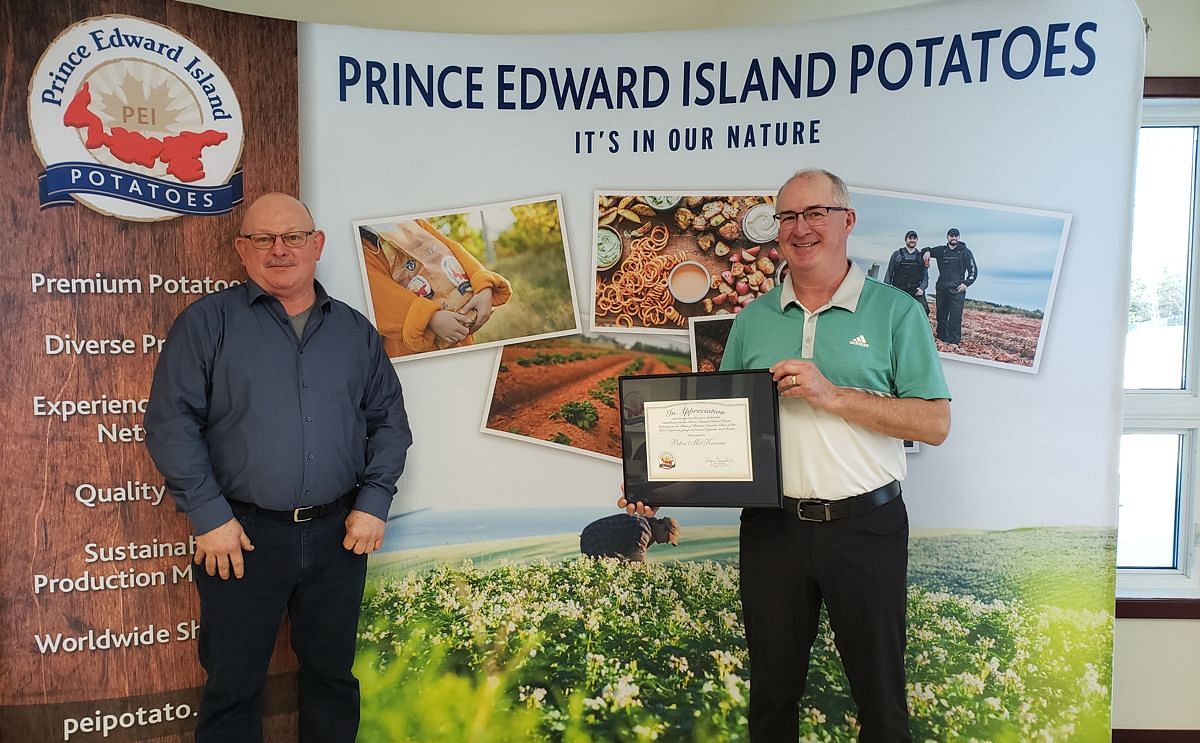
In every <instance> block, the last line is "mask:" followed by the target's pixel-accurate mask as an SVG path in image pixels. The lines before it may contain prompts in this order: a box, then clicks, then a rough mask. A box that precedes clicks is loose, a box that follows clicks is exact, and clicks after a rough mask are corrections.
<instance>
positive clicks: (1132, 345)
mask: <svg viewBox="0 0 1200 743" xmlns="http://www.w3.org/2000/svg"><path fill="white" fill-rule="evenodd" d="M1198 144H1200V100H1153V99H1151V100H1146V101H1144V102H1143V106H1142V129H1141V133H1140V136H1139V142H1138V166H1137V180H1136V184H1135V186H1134V208H1133V252H1132V271H1131V276H1130V297H1129V326H1128V334H1127V335H1126V345H1125V394H1124V404H1125V408H1124V411H1125V414H1124V428H1125V430H1124V434H1123V435H1122V437H1121V455H1120V473H1121V482H1120V493H1121V494H1120V511H1119V514H1120V515H1119V522H1118V536H1117V566H1118V569H1119V577H1118V593H1119V594H1120V595H1122V596H1130V597H1135V596H1140V597H1148V596H1149V597H1181V598H1197V597H1200V555H1198V554H1197V542H1198V541H1200V540H1198V539H1197V517H1198V516H1200V507H1198V506H1200V477H1197V472H1198V470H1200V452H1198V451H1197V447H1198V446H1200V312H1198V311H1197V310H1198V309H1200V295H1198V290H1200V240H1198V237H1200V234H1198V233H1200V230H1198V225H1197V221H1198V220H1197V215H1198V213H1200V208H1198V206H1200V204H1198V199H1200V188H1198V187H1197V179H1198V177H1200V167H1198V165H1200V146H1198Z"/></svg>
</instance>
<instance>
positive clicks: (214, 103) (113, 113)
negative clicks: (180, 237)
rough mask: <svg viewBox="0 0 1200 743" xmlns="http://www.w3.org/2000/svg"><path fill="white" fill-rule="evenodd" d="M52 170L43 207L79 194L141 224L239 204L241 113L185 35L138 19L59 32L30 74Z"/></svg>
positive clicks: (45, 159) (44, 184) (33, 105)
mask: <svg viewBox="0 0 1200 743" xmlns="http://www.w3.org/2000/svg"><path fill="white" fill-rule="evenodd" d="M29 125H30V129H31V131H32V132H33V145H34V148H35V149H36V150H37V153H38V157H40V158H41V160H42V163H44V164H45V166H46V170H45V172H44V173H42V174H41V175H40V176H39V178H38V198H39V200H40V201H41V204H42V208H43V209H45V208H47V207H52V206H65V205H69V204H71V203H73V202H74V201H78V202H79V203H81V204H83V205H85V206H87V207H89V208H91V209H94V210H96V211H98V212H100V213H102V214H107V215H110V216H113V217H118V218H120V219H128V220H133V221H138V222H153V221H159V220H164V219H172V218H174V217H177V216H179V215H180V214H197V215H211V214H224V213H226V212H228V211H230V210H232V209H233V207H234V206H235V205H237V204H239V203H241V201H242V173H241V170H239V169H238V165H239V163H240V162H241V157H242V140H243V130H242V110H241V107H240V106H239V105H238V100H237V96H236V95H235V94H234V92H233V86H232V85H230V83H229V80H227V79H226V78H225V75H224V73H222V72H221V69H220V68H219V67H218V66H217V64H216V63H215V62H214V61H213V60H212V59H211V58H210V57H209V56H208V55H207V54H206V53H205V52H204V50H202V49H200V48H199V47H197V46H196V44H195V43H193V42H192V41H191V40H190V39H188V38H186V37H184V36H182V35H180V34H178V33H176V32H175V31H173V30H171V29H169V28H167V27H166V26H160V25H159V24H157V23H152V22H150V21H147V20H145V19H142V18H135V17H133V16H120V15H107V16H100V17H96V18H88V19H86V20H83V21H80V22H79V23H76V24H75V25H73V26H71V27H70V28H68V29H66V30H65V31H63V32H62V33H61V34H59V36H58V38H57V39H55V40H54V42H53V43H52V44H50V46H49V48H47V49H46V51H45V53H44V54H42V58H41V59H40V60H39V61H38V64H37V68H36V69H35V70H34V73H33V78H32V79H31V80H30V81H29Z"/></svg>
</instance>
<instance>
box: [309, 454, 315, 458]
mask: <svg viewBox="0 0 1200 743" xmlns="http://www.w3.org/2000/svg"><path fill="white" fill-rule="evenodd" d="M315 456H317V455H316V454H309V455H308V458H309V459H312V458H313V457H315Z"/></svg>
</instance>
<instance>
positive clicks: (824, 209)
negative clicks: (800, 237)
mask: <svg viewBox="0 0 1200 743" xmlns="http://www.w3.org/2000/svg"><path fill="white" fill-rule="evenodd" d="M848 211H850V207H848V206H810V207H808V208H807V209H805V210H804V211H802V212H775V221H776V222H778V223H779V226H780V227H791V226H792V225H794V224H796V218H797V217H799V218H800V219H803V220H804V221H805V222H808V223H809V224H821V223H822V222H824V221H825V219H826V218H827V217H828V216H829V212H848Z"/></svg>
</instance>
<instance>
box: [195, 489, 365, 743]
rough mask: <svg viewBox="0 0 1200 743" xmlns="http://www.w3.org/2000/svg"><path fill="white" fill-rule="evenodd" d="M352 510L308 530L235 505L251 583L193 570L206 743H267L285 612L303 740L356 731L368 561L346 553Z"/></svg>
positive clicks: (199, 734)
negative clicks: (269, 697)
mask: <svg viewBox="0 0 1200 743" xmlns="http://www.w3.org/2000/svg"><path fill="white" fill-rule="evenodd" d="M347 513H348V512H347V510H346V509H344V508H343V509H338V510H337V511H335V512H333V513H331V514H328V515H326V516H324V517H322V518H319V519H314V520H312V521H307V522H304V523H299V524H296V523H292V522H290V521H283V520H278V519H277V518H272V517H270V516H268V514H264V513H262V512H259V511H257V510H256V509H254V508H253V507H245V506H242V505H240V504H234V515H235V516H236V517H237V519H238V521H240V522H241V524H242V528H243V529H245V531H246V534H247V535H248V536H249V537H250V542H251V543H252V544H253V545H254V550H253V551H251V552H244V553H243V555H244V557H245V561H246V569H245V576H244V577H243V578H241V579H240V580H239V579H235V578H233V577H232V576H231V577H230V578H229V579H228V580H221V578H220V576H219V575H218V576H210V575H208V574H207V573H206V572H205V571H204V568H203V566H196V565H194V566H193V567H192V574H193V577H194V579H195V582H196V589H197V591H198V592H199V594H200V634H199V653H200V664H201V665H202V666H204V670H205V671H206V672H207V673H208V679H207V681H206V682H205V685H204V696H203V699H202V701H201V703H200V717H199V720H198V722H197V725H196V740H197V741H198V742H199V743H204V742H206V741H213V742H214V743H215V742H218V741H219V743H241V741H247V742H248V743H260V742H261V741H262V739H263V733H262V693H263V686H264V684H265V682H266V678H267V666H268V665H269V663H270V660H271V653H272V651H273V650H274V647H275V638H276V636H277V635H278V634H279V625H280V621H281V620H282V618H283V613H284V611H287V613H288V617H289V619H290V620H291V626H292V631H291V643H292V649H293V650H294V651H295V653H296V657H297V658H298V659H299V661H300V670H299V673H298V675H297V684H298V687H299V710H300V740H301V741H304V742H306V743H307V742H308V741H312V742H313V743H316V742H318V741H320V742H321V743H337V742H339V741H347V743H349V742H350V741H353V740H354V737H355V735H356V733H357V731H358V714H359V696H358V681H357V680H356V679H355V678H354V674H353V673H352V672H351V666H352V665H353V664H354V650H355V643H356V636H357V632H358V613H359V607H360V605H361V603H362V594H363V584H364V582H365V580H366V574H367V558H366V555H356V554H354V553H353V552H349V551H347V550H346V549H345V548H343V547H342V539H343V538H345V536H346V526H345V521H346V515H347Z"/></svg>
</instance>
